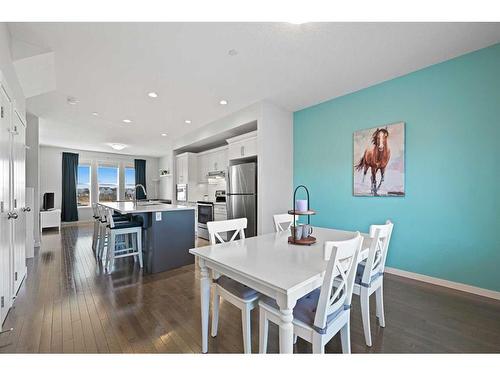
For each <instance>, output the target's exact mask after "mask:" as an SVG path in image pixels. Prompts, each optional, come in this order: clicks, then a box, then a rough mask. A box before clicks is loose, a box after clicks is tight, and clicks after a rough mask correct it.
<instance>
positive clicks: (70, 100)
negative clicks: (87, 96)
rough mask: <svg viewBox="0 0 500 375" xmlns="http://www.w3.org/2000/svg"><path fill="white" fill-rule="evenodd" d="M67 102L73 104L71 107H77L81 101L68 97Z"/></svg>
mask: <svg viewBox="0 0 500 375" xmlns="http://www.w3.org/2000/svg"><path fill="white" fill-rule="evenodd" d="M66 101H67V102H68V104H71V105H75V104H77V103H78V102H79V100H78V99H77V98H75V97H73V96H68V97H67V98H66Z"/></svg>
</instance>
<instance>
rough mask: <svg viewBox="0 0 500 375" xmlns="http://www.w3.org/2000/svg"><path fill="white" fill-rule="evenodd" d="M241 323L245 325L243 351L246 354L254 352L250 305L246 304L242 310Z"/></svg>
mask: <svg viewBox="0 0 500 375" xmlns="http://www.w3.org/2000/svg"><path fill="white" fill-rule="evenodd" d="M241 325H242V327H243V352H244V353H245V354H252V327H251V319H250V306H249V305H246V306H245V308H244V309H243V310H241Z"/></svg>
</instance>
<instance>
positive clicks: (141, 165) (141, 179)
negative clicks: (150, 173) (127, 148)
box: [134, 159, 146, 199]
mask: <svg viewBox="0 0 500 375" xmlns="http://www.w3.org/2000/svg"><path fill="white" fill-rule="evenodd" d="M134 167H135V184H136V185H137V184H141V185H142V186H144V189H145V188H146V160H142V159H134ZM135 192H136V196H135V197H136V199H146V195H145V194H144V192H143V191H142V189H141V188H137V189H135Z"/></svg>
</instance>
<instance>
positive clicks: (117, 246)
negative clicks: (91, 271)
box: [105, 209, 143, 273]
mask: <svg viewBox="0 0 500 375" xmlns="http://www.w3.org/2000/svg"><path fill="white" fill-rule="evenodd" d="M106 219H107V226H106V231H107V238H108V244H107V251H106V267H105V269H106V272H108V273H109V272H110V269H111V268H112V267H114V260H115V259H117V258H125V257H130V256H133V257H134V258H135V257H136V256H137V258H138V260H139V266H140V267H141V268H142V266H143V262H142V223H141V222H138V221H134V220H130V221H120V222H115V221H114V219H113V210H111V209H107V214H106ZM118 236H121V237H122V238H123V241H121V242H119V241H117V237H118ZM129 236H130V237H132V238H130V237H129ZM127 237H129V238H127Z"/></svg>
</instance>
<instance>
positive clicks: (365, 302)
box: [359, 287, 372, 346]
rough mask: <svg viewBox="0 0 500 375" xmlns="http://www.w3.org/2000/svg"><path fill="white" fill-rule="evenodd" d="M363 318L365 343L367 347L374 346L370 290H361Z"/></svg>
mask: <svg viewBox="0 0 500 375" xmlns="http://www.w3.org/2000/svg"><path fill="white" fill-rule="evenodd" d="M359 297H360V302H361V318H362V320H363V330H364V331H365V342H366V345H367V346H372V336H371V333H370V295H369V294H368V288H364V287H363V288H361V293H360V296H359Z"/></svg>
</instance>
